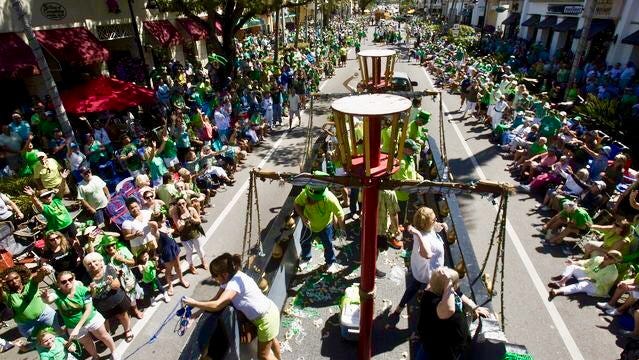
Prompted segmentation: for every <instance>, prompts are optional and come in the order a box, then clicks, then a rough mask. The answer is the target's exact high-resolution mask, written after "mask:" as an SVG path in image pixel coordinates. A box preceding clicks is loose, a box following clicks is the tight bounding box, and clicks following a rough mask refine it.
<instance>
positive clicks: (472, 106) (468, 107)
mask: <svg viewBox="0 0 639 360" xmlns="http://www.w3.org/2000/svg"><path fill="white" fill-rule="evenodd" d="M476 107H477V103H476V102H472V101H466V110H465V111H475V108H476Z"/></svg>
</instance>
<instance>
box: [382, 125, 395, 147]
mask: <svg viewBox="0 0 639 360" xmlns="http://www.w3.org/2000/svg"><path fill="white" fill-rule="evenodd" d="M392 135H393V134H392V129H391V127H390V126H388V127H385V128H383V129H382V152H383V153H384V154H389V153H390V150H391V144H392V143H391V136H392Z"/></svg>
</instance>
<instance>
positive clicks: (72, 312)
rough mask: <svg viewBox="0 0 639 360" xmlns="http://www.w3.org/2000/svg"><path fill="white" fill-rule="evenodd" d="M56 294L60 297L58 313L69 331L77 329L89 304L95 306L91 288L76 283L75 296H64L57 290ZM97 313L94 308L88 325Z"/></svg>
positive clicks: (58, 299)
mask: <svg viewBox="0 0 639 360" xmlns="http://www.w3.org/2000/svg"><path fill="white" fill-rule="evenodd" d="M55 294H56V295H57V296H58V298H57V299H56V300H55V305H56V307H57V308H58V312H59V313H60V315H61V316H62V321H63V322H64V326H66V327H67V329H73V328H75V327H76V326H77V325H78V322H80V319H81V318H82V314H83V313H84V310H85V309H86V306H87V305H89V304H90V305H93V300H92V298H91V292H90V291H89V288H88V287H86V286H84V285H82V283H81V282H79V281H77V282H76V283H75V291H74V292H73V295H67V294H64V293H62V292H61V291H60V290H55ZM95 313H96V310H95V308H92V309H91V315H89V318H88V319H87V321H86V323H88V322H89V321H91V320H92V319H93V317H94V316H95Z"/></svg>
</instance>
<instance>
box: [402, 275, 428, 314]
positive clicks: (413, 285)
mask: <svg viewBox="0 0 639 360" xmlns="http://www.w3.org/2000/svg"><path fill="white" fill-rule="evenodd" d="M408 275H409V278H408V281H407V282H406V290H404V295H402V299H401V300H399V306H400V307H405V306H406V304H408V302H409V301H411V299H412V298H413V297H415V295H416V294H417V292H418V291H419V290H420V289H423V288H425V287H426V284H423V283H421V282H419V281H417V279H415V277H414V276H413V273H410V274H408Z"/></svg>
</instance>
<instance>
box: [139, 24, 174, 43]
mask: <svg viewBox="0 0 639 360" xmlns="http://www.w3.org/2000/svg"><path fill="white" fill-rule="evenodd" d="M144 29H145V30H146V31H147V32H148V33H149V35H151V36H152V37H153V38H154V39H155V40H156V41H157V42H158V43H160V45H162V46H174V45H177V44H179V43H181V42H182V36H180V33H179V32H178V30H177V29H176V28H175V26H173V24H171V22H170V21H168V20H154V21H145V22H144Z"/></svg>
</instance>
